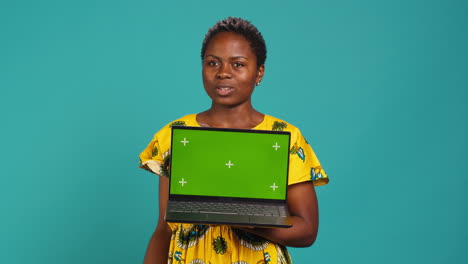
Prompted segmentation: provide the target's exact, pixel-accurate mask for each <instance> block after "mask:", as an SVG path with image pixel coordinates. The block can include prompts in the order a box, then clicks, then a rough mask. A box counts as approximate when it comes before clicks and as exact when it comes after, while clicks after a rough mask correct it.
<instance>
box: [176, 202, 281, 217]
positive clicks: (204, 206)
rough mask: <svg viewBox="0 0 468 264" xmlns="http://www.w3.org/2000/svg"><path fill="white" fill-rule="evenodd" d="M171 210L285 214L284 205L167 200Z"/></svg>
mask: <svg viewBox="0 0 468 264" xmlns="http://www.w3.org/2000/svg"><path fill="white" fill-rule="evenodd" d="M168 207H169V208H170V211H172V212H197V213H209V214H226V215H255V216H287V213H286V209H285V207H282V206H277V205H259V204H247V203H214V202H185V201H168Z"/></svg>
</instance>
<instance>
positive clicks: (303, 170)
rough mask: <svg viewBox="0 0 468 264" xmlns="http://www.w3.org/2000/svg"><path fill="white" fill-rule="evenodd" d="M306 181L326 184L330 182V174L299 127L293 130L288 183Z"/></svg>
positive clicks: (318, 184) (317, 184)
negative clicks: (324, 168)
mask: <svg viewBox="0 0 468 264" xmlns="http://www.w3.org/2000/svg"><path fill="white" fill-rule="evenodd" d="M305 181H312V182H313V183H314V186H320V185H325V184H327V183H328V176H327V174H326V173H325V171H324V170H323V168H322V166H321V165H320V162H319V160H318V158H317V156H316V155H315V153H314V151H313V150H312V147H311V146H310V145H309V143H308V142H307V141H306V140H305V138H304V136H302V134H301V133H300V131H299V130H298V129H297V131H293V132H291V146H290V150H289V180H288V184H289V185H291V184H295V183H300V182H305Z"/></svg>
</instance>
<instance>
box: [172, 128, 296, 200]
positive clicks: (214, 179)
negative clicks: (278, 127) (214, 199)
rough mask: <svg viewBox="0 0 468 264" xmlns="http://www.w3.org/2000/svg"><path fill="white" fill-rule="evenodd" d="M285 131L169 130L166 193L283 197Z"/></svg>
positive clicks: (285, 157)
mask: <svg viewBox="0 0 468 264" xmlns="http://www.w3.org/2000/svg"><path fill="white" fill-rule="evenodd" d="M289 137H290V134H289V132H282V131H260V130H234V129H215V128H199V127H173V130H172V150H171V155H172V157H171V183H170V194H179V195H199V196H218V197H238V198H261V199H285V198H286V187H287V186H286V185H287V177H288V162H289Z"/></svg>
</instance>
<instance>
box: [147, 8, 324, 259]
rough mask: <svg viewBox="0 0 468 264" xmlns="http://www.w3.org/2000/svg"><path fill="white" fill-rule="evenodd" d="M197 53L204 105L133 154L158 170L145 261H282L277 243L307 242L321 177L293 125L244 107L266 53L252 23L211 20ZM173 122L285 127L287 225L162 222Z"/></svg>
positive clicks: (285, 256) (314, 232)
mask: <svg viewBox="0 0 468 264" xmlns="http://www.w3.org/2000/svg"><path fill="white" fill-rule="evenodd" d="M201 56H202V61H203V84H204V87H205V91H206V93H207V94H208V96H209V97H210V98H211V100H212V104H211V107H210V108H209V109H208V110H206V111H204V112H202V113H199V114H191V115H187V116H184V117H182V118H180V119H177V120H175V121H174V122H172V123H171V124H169V125H167V126H165V127H164V128H162V129H161V130H160V131H159V132H157V133H156V134H155V136H154V138H153V140H152V141H151V142H150V143H149V145H148V146H147V148H146V149H145V150H144V151H143V152H142V153H141V155H140V162H141V164H140V167H142V168H144V169H147V170H149V171H151V172H153V173H155V174H157V175H160V176H161V177H160V178H159V221H158V225H157V227H156V230H155V232H154V234H153V236H152V238H151V240H150V242H149V245H148V250H147V253H146V257H145V263H290V262H291V260H290V257H289V254H288V252H287V250H286V247H285V246H291V247H307V246H310V245H312V244H313V243H314V241H315V238H316V236H317V229H318V207H317V198H316V195H315V190H314V185H315V186H318V185H323V184H326V183H327V182H328V177H327V175H326V174H325V172H324V171H323V170H322V168H321V166H320V163H319V161H318V159H317V158H316V156H315V154H314V152H313V150H312V148H311V147H310V146H309V144H308V143H307V141H305V139H304V137H303V136H302V135H301V133H300V131H299V129H297V128H296V127H294V126H293V125H291V124H289V123H287V122H285V121H282V120H280V119H277V118H274V117H272V116H269V115H265V114H262V113H260V112H258V111H257V110H255V109H254V108H253V106H252V102H251V97H252V93H253V91H254V87H255V86H258V85H259V84H260V83H261V81H262V78H263V75H264V72H265V66H264V62H265V59H266V47H265V42H264V40H263V37H262V35H261V33H260V32H259V31H258V30H257V28H256V27H255V26H253V25H252V24H251V23H250V22H248V21H246V20H243V19H241V18H231V17H229V18H227V19H225V20H222V21H219V22H218V23H217V24H216V25H214V26H213V27H212V28H211V29H210V30H209V31H208V33H207V35H206V36H205V39H204V41H203V45H202V52H201ZM173 124H177V125H188V126H207V127H221V128H242V129H262V130H285V131H290V132H291V146H292V147H291V150H290V170H289V182H288V190H287V197H288V199H287V203H288V207H289V210H290V214H291V215H292V218H293V226H292V227H291V228H285V229H276V228H241V227H237V228H234V227H230V226H225V225H210V226H208V225H192V224H183V223H178V224H176V223H166V222H165V221H164V213H165V210H166V204H167V197H168V188H169V187H168V186H169V180H168V178H167V165H168V163H169V159H170V149H169V148H170V136H171V129H170V127H171V125H173Z"/></svg>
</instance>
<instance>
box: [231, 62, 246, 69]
mask: <svg viewBox="0 0 468 264" xmlns="http://www.w3.org/2000/svg"><path fill="white" fill-rule="evenodd" d="M233 65H234V67H236V68H239V67H243V66H245V65H244V64H243V63H240V62H234V63H233Z"/></svg>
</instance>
